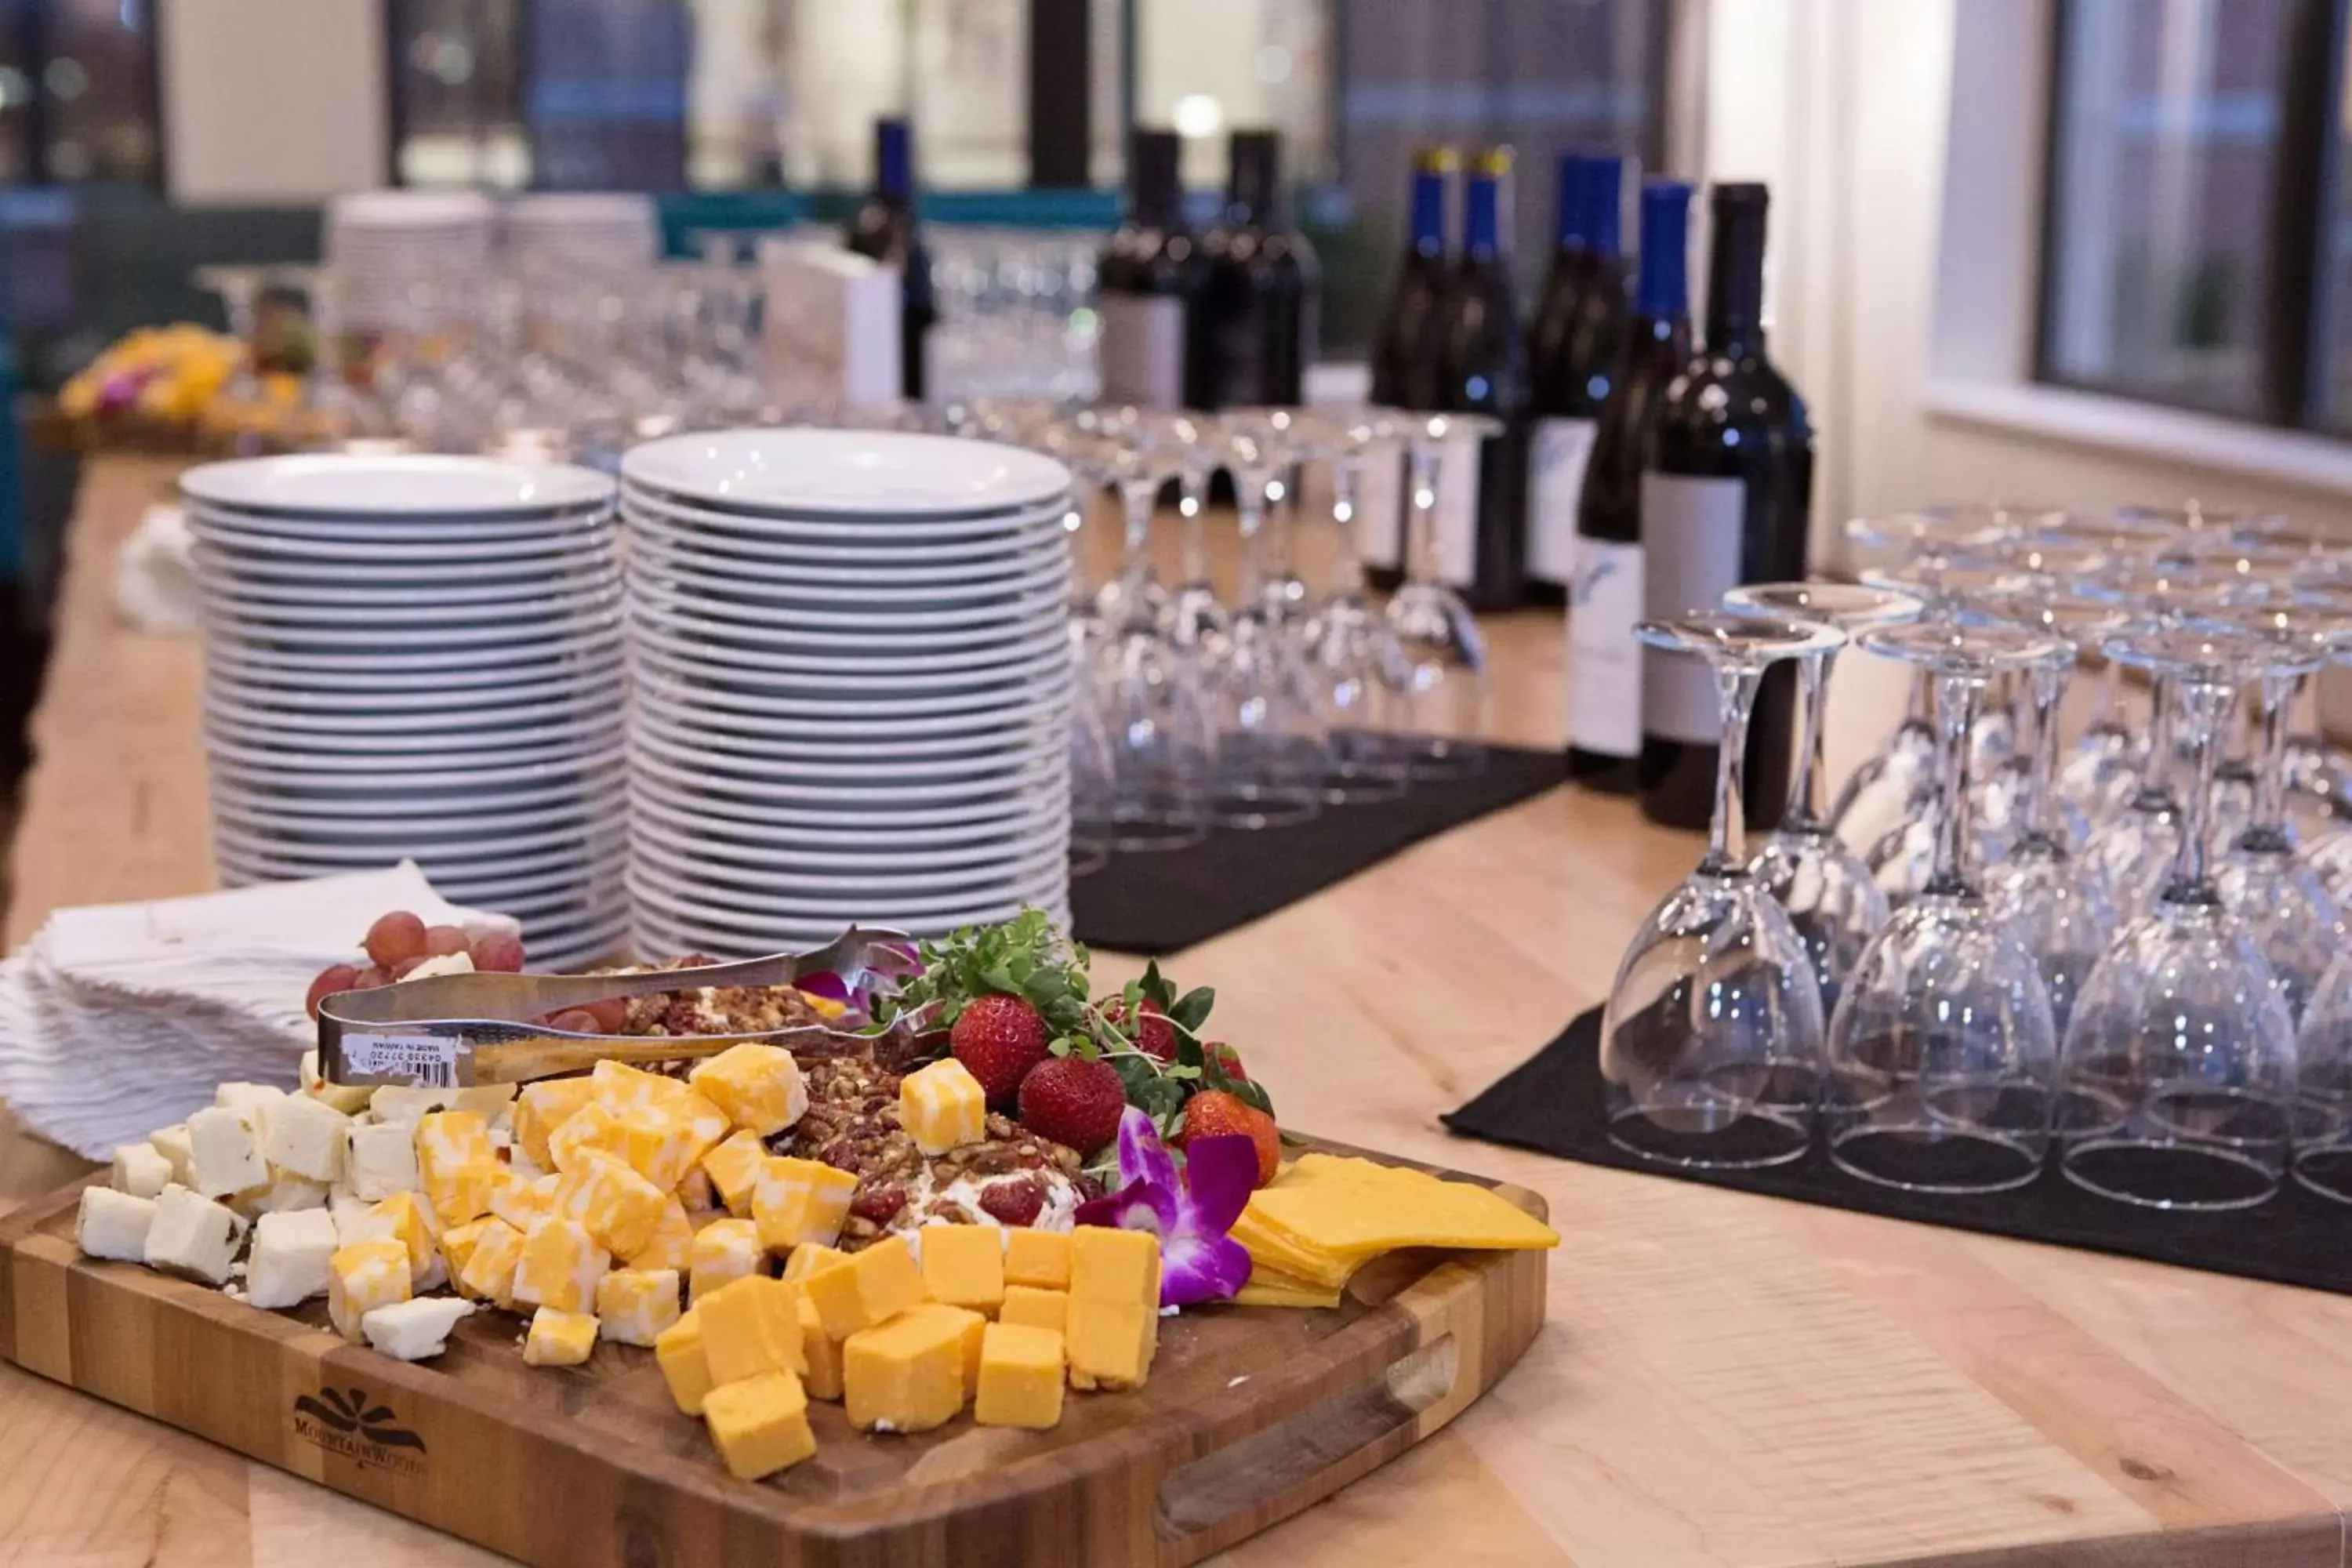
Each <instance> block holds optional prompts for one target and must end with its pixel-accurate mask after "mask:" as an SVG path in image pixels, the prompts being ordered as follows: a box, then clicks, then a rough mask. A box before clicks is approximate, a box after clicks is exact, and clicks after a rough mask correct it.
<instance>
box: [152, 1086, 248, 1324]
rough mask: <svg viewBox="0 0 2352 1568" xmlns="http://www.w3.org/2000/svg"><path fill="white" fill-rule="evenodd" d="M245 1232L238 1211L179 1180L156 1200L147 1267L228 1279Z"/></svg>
mask: <svg viewBox="0 0 2352 1568" xmlns="http://www.w3.org/2000/svg"><path fill="white" fill-rule="evenodd" d="M199 1114H201V1113H199ZM243 1234H244V1226H243V1225H242V1224H241V1223H240V1222H239V1221H238V1219H237V1217H236V1215H233V1214H231V1213H229V1212H228V1210H226V1209H225V1208H223V1207H222V1206H221V1205H218V1204H216V1203H214V1202H213V1201H212V1200H211V1199H209V1198H207V1197H205V1195H204V1194H201V1193H195V1192H191V1191H189V1190H188V1189H187V1188H186V1187H184V1186H180V1185H179V1184H176V1183H175V1184H173V1185H171V1186H168V1187H165V1188H164V1189H163V1192H162V1194H160V1195H158V1196H157V1197H156V1199H155V1219H154V1223H153V1224H152V1225H150V1226H148V1227H147V1247H146V1251H145V1258H146V1262H147V1266H148V1267H149V1268H161V1269H163V1270H164V1271H165V1272H167V1273H172V1274H184V1275H186V1276H187V1277H189V1278H190V1279H201V1280H203V1281H204V1282H205V1284H207V1285H222V1284H226V1283H227V1281H228V1271H229V1265H230V1264H232V1263H234V1262H235V1261H236V1243H237V1237H240V1236H241V1235H243Z"/></svg>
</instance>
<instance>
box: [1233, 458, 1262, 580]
mask: <svg viewBox="0 0 2352 1568" xmlns="http://www.w3.org/2000/svg"><path fill="white" fill-rule="evenodd" d="M1266 489H1267V484H1266V481H1265V480H1264V479H1260V478H1259V477H1258V476H1257V475H1255V474H1246V475H1235V476H1234V508H1235V510H1238V511H1239V512H1240V513H1241V533H1242V565H1241V604H1242V607H1243V608H1244V609H1247V608H1248V607H1250V606H1251V605H1255V604H1256V603H1257V601H1258V594H1259V591H1260V590H1261V588H1262V587H1263V586H1264V584H1265V557H1264V556H1262V555H1260V554H1259V553H1258V549H1259V546H1258V536H1259V534H1261V533H1262V532H1264V531H1265V493H1266Z"/></svg>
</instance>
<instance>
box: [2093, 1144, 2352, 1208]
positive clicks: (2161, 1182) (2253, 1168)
mask: <svg viewBox="0 0 2352 1568" xmlns="http://www.w3.org/2000/svg"><path fill="white" fill-rule="evenodd" d="M2285 1163H2286V1146H2285V1145H2284V1143H2281V1144H2280V1145H2279V1146H2278V1147H2277V1149H2276V1150H2275V1151H2272V1152H2250V1151H2247V1150H2242V1149H2230V1148H2223V1147H2220V1146H2218V1145H2215V1144H2211V1143H2158V1142H2147V1141H2144V1140H2140V1139H2133V1138H2122V1137H2117V1138H2090V1139H2084V1140H2083V1141H2082V1142H2076V1143H2073V1144H2070V1145H2068V1147H2067V1150H2066V1152H2065V1155H2064V1157H2063V1159H2062V1160H2061V1161H2060V1162H2059V1167H2060V1169H2062V1170H2063V1171H2064V1172H2065V1173H2066V1179H2067V1180H2068V1181H2070V1182H2072V1183H2074V1184H2075V1185H2076V1186H2078V1187H2081V1188H2082V1189H2083V1190H2084V1191H2085V1192H2089V1193H2095V1194H2098V1195H2099V1196H2100V1197H2103V1198H2113V1199H2114V1200H2115V1201H2116V1202H2117V1203H2125V1204H2131V1205H2135V1206H2137V1207H2139V1208H2152V1209H2195V1210H2200V1211H2213V1210H2230V1209H2247V1208H2252V1207H2254V1206H2255V1205H2258V1204H2263V1203H2267V1202H2269V1201H2270V1199H2271V1197H2272V1195H2273V1194H2275V1193H2276V1192H2277V1191H2278V1188H2279V1178H2280V1175H2281V1173H2282V1171H2283V1170H2284V1166H2285ZM2306 1185H2308V1183H2306ZM2318 1190H2321V1191H2325V1190H2326V1189H2324V1188H2322V1189H2318Z"/></svg>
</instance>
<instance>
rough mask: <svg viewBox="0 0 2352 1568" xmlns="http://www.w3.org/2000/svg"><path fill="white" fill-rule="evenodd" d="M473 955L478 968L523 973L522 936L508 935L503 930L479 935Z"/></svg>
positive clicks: (475, 965)
mask: <svg viewBox="0 0 2352 1568" xmlns="http://www.w3.org/2000/svg"><path fill="white" fill-rule="evenodd" d="M473 956H474V967H475V968H477V969H479V970H485V971H488V970H498V971H500V972H502V973H508V974H520V973H522V938H520V937H519V936H508V935H507V934H505V933H504V932H503V931H501V932H499V933H498V934H496V935H493V936H485V937H478V938H477V939H476V940H475V942H474V952H473Z"/></svg>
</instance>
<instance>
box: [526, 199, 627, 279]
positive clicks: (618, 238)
mask: <svg viewBox="0 0 2352 1568" xmlns="http://www.w3.org/2000/svg"><path fill="white" fill-rule="evenodd" d="M506 231H507V254H508V256H509V257H510V258H513V259H515V260H516V261H519V262H522V263H524V264H526V265H528V264H530V263H533V262H545V263H548V264H551V265H552V266H556V267H604V268H610V267H614V266H621V265H626V266H634V267H642V266H644V265H646V263H648V262H650V261H652V260H653V259H654V258H656V256H658V255H660V254H661V224H660V221H659V219H658V218H657V217H656V216H655V212H654V199H653V198H652V197H651V196H649V195H644V194H643V193H640V192H635V191H559V192H551V193H548V194H545V195H528V196H517V197H515V198H514V199H513V200H512V201H510V202H509V203H508V204H507V208H506Z"/></svg>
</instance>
